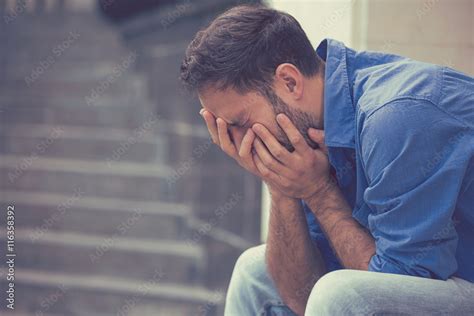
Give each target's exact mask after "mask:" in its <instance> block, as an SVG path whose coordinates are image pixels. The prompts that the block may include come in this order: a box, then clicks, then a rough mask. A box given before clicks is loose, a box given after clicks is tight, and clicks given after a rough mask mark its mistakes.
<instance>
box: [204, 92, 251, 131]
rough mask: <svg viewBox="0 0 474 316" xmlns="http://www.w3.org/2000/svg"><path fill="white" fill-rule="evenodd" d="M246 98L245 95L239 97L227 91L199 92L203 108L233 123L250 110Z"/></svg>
mask: <svg viewBox="0 0 474 316" xmlns="http://www.w3.org/2000/svg"><path fill="white" fill-rule="evenodd" d="M244 99H245V98H244V97H243V96H242V97H241V98H239V97H236V96H235V95H232V94H225V93H218V94H217V93H216V94H213V93H206V94H199V100H200V101H201V105H202V107H203V108H205V109H206V110H208V111H209V112H211V113H212V114H214V116H216V117H220V118H222V119H223V120H224V121H226V122H228V123H231V124H234V123H238V120H239V119H241V118H242V117H243V116H244V115H245V113H246V112H247V111H248V110H249V107H248V106H247V105H248V102H245V100H244Z"/></svg>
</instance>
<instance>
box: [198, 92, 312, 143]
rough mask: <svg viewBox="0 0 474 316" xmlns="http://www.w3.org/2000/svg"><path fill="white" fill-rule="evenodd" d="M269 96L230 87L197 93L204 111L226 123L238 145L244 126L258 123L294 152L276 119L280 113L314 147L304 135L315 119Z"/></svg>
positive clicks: (248, 126)
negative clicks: (239, 90)
mask: <svg viewBox="0 0 474 316" xmlns="http://www.w3.org/2000/svg"><path fill="white" fill-rule="evenodd" d="M270 95H271V96H270V99H271V101H269V100H268V99H267V98H265V97H264V96H262V95H261V94H259V93H257V92H248V93H245V94H239V93H238V92H236V91H235V90H234V89H226V90H223V91H219V90H214V89H207V90H205V91H201V92H200V93H199V99H200V101H201V104H202V106H203V107H204V108H205V109H206V110H208V111H209V112H211V113H212V114H213V115H214V116H215V117H216V118H218V117H220V118H221V119H223V120H224V121H225V122H227V124H228V126H229V134H230V136H231V138H232V139H233V140H234V142H235V143H236V145H237V146H238V147H240V142H241V141H242V138H243V136H244V135H245V132H246V131H247V129H249V128H251V127H252V125H253V124H255V123H260V124H262V125H264V126H265V127H266V128H267V129H268V130H269V131H270V132H271V133H272V134H273V135H274V136H275V137H276V138H277V139H278V141H279V142H280V144H282V145H283V146H284V147H285V148H286V149H288V150H289V151H290V152H292V151H294V148H293V146H292V145H291V143H290V141H289V139H288V137H287V136H286V134H285V133H284V132H283V130H282V129H281V127H280V126H279V125H278V123H277V121H276V115H277V114H279V113H284V114H286V115H287V116H288V117H289V118H290V120H291V121H292V122H293V124H294V125H295V126H296V127H297V128H298V130H299V131H300V133H301V134H302V135H303V137H304V138H305V140H306V142H307V143H308V144H309V145H310V146H311V147H312V148H317V147H318V146H317V144H316V143H314V142H313V141H312V140H311V139H310V138H309V136H308V128H310V127H313V128H320V127H318V124H317V123H316V122H317V120H316V118H315V117H314V116H313V115H312V114H311V113H307V112H304V111H301V110H299V109H296V108H295V107H292V106H291V105H289V104H287V103H285V102H284V101H283V100H281V99H280V98H279V97H278V96H277V95H276V94H275V93H273V92H270Z"/></svg>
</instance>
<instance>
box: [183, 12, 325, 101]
mask: <svg viewBox="0 0 474 316" xmlns="http://www.w3.org/2000/svg"><path fill="white" fill-rule="evenodd" d="M282 63H291V64H293V65H294V66H296V67H297V68H298V70H299V71H300V72H301V73H302V74H303V75H305V76H307V77H311V76H314V75H316V74H317V73H318V72H319V71H320V68H321V67H322V66H321V64H322V61H321V60H320V59H319V58H318V56H317V55H316V52H315V50H314V48H313V46H312V45H311V42H310V41H309V39H308V37H307V36H306V33H305V32H304V31H303V29H302V28H301V25H300V24H299V23H298V21H297V20H296V19H295V18H294V17H292V16H291V15H289V14H287V13H284V12H281V11H277V10H274V9H271V8H268V7H265V6H263V5H242V6H237V7H234V8H232V9H230V10H228V11H226V12H224V13H223V14H221V15H220V16H218V17H217V18H216V19H215V20H214V21H213V22H212V23H211V24H210V25H209V26H208V27H207V28H205V29H203V30H201V31H199V32H198V33H197V34H196V36H195V38H194V39H193V40H192V42H191V43H190V44H189V46H188V48H187V50H186V56H185V58H184V60H183V62H182V64H181V75H180V77H181V80H182V82H183V84H184V85H185V87H187V88H188V89H189V90H191V91H194V90H198V91H199V90H201V89H206V88H208V87H212V88H216V89H221V90H223V89H226V88H233V89H236V90H237V91H238V92H240V93H245V92H249V91H260V92H262V93H264V94H265V95H267V94H268V92H269V89H271V85H272V83H273V77H274V75H275V70H276V68H277V67H278V65H280V64H282Z"/></svg>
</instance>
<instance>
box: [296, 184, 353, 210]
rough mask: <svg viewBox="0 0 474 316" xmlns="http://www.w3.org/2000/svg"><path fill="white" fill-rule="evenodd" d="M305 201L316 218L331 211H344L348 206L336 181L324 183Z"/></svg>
mask: <svg viewBox="0 0 474 316" xmlns="http://www.w3.org/2000/svg"><path fill="white" fill-rule="evenodd" d="M304 201H305V202H306V204H308V206H310V208H311V210H312V211H313V213H315V215H316V216H318V215H323V214H324V213H326V212H327V211H330V210H331V209H344V206H345V204H347V203H346V201H345V198H344V196H343V195H342V192H341V190H340V189H339V187H338V185H337V183H336V181H328V182H326V183H324V184H323V185H321V186H320V188H319V190H318V191H316V192H315V193H314V194H313V195H311V196H310V197H308V198H307V199H304Z"/></svg>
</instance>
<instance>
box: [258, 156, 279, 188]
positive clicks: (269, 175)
mask: <svg viewBox="0 0 474 316" xmlns="http://www.w3.org/2000/svg"><path fill="white" fill-rule="evenodd" d="M253 161H254V164H255V166H256V167H257V170H258V172H259V173H260V175H261V177H262V178H263V179H264V180H265V181H270V182H273V183H278V182H279V181H280V180H281V179H280V177H279V176H278V175H277V174H276V173H275V172H273V171H272V170H270V169H268V168H267V167H266V166H265V164H264V163H263V162H262V159H261V158H260V157H259V155H258V153H256V154H255V155H253Z"/></svg>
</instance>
